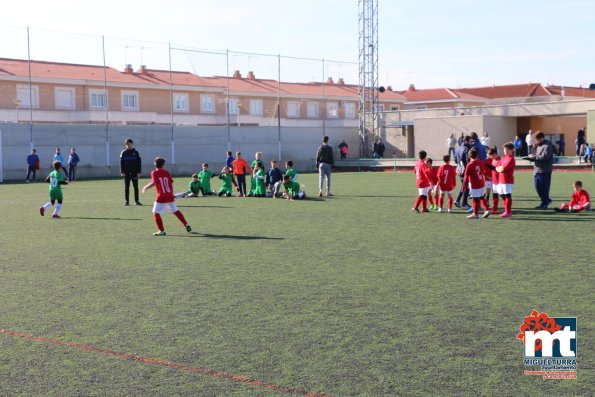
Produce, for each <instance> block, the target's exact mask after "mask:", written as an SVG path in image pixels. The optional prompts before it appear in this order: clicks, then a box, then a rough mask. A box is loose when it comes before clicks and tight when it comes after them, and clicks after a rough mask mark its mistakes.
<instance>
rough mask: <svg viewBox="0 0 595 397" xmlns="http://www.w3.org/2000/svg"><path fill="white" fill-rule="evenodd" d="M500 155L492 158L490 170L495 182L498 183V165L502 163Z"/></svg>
mask: <svg viewBox="0 0 595 397" xmlns="http://www.w3.org/2000/svg"><path fill="white" fill-rule="evenodd" d="M500 160H501V158H500V157H496V158H495V159H490V161H491V164H492V167H494V168H492V169H491V170H490V171H492V181H493V182H494V184H498V183H500V182H499V178H500V176H499V174H498V171H496V167H498V166H499V165H500Z"/></svg>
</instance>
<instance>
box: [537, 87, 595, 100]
mask: <svg viewBox="0 0 595 397" xmlns="http://www.w3.org/2000/svg"><path fill="white" fill-rule="evenodd" d="M546 88H547V90H548V91H549V92H551V93H552V95H562V87H561V86H556V85H548V86H547V87H546ZM564 95H565V96H567V97H582V98H595V90H590V89H589V87H564Z"/></svg>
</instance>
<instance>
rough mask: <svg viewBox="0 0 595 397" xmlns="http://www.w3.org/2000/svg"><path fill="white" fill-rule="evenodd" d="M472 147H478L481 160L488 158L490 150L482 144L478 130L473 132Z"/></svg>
mask: <svg viewBox="0 0 595 397" xmlns="http://www.w3.org/2000/svg"><path fill="white" fill-rule="evenodd" d="M471 147H474V148H477V152H478V156H479V159H480V160H481V161H484V160H485V159H487V158H488V152H487V150H486V148H485V146H483V145H482V144H481V142H480V140H479V136H478V135H477V132H472V133H471Z"/></svg>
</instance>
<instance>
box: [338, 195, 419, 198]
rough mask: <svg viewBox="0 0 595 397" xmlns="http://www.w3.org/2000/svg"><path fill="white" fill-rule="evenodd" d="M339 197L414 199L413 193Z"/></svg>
mask: <svg viewBox="0 0 595 397" xmlns="http://www.w3.org/2000/svg"><path fill="white" fill-rule="evenodd" d="M340 197H347V198H360V197H361V198H408V199H409V198H410V199H415V197H416V196H415V195H413V194H411V195H408V196H389V195H387V196H372V195H365V194H363V195H361V196H358V195H347V196H340Z"/></svg>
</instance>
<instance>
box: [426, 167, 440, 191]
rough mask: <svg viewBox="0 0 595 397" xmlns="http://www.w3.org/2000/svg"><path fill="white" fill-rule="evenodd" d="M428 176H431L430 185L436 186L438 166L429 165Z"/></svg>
mask: <svg viewBox="0 0 595 397" xmlns="http://www.w3.org/2000/svg"><path fill="white" fill-rule="evenodd" d="M428 178H430V185H432V186H436V185H437V184H438V168H436V167H433V166H431V165H428Z"/></svg>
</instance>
